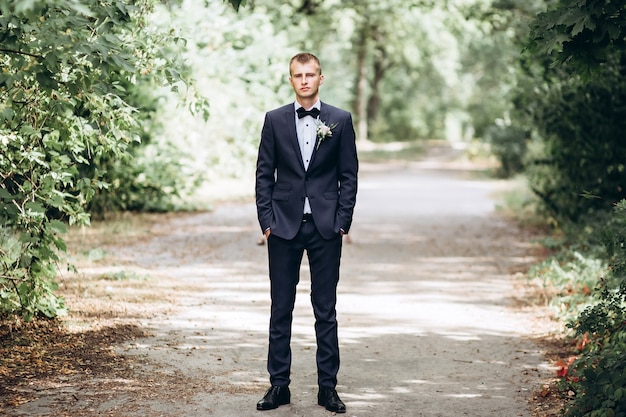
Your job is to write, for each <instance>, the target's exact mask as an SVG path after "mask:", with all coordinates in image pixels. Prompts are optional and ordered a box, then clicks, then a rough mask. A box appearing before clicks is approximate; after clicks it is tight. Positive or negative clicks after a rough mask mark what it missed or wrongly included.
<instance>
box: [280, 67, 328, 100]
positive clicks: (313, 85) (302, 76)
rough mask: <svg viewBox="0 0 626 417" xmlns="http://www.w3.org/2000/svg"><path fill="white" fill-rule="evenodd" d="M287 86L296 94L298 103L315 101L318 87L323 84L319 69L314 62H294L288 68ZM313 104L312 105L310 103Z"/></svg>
mask: <svg viewBox="0 0 626 417" xmlns="http://www.w3.org/2000/svg"><path fill="white" fill-rule="evenodd" d="M290 72H291V75H290V76H289V84H291V87H292V88H293V91H295V93H296V98H297V100H298V101H299V102H301V101H306V102H312V101H313V102H314V101H317V98H318V97H317V96H318V92H319V87H320V85H322V83H323V82H324V76H323V75H322V74H320V68H319V66H318V65H317V63H316V62H315V61H314V60H310V61H309V62H306V63H304V64H303V63H301V62H297V61H294V62H292V63H291V67H290ZM311 104H313V103H311Z"/></svg>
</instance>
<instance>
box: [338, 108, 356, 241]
mask: <svg viewBox="0 0 626 417" xmlns="http://www.w3.org/2000/svg"><path fill="white" fill-rule="evenodd" d="M339 137H340V139H341V140H340V145H339V153H340V154H339V164H338V166H337V179H338V181H339V202H338V207H337V224H338V225H339V228H340V229H343V230H344V232H345V233H348V232H349V230H350V225H351V224H352V215H353V213H354V206H355V204H356V193H357V185H358V184H357V183H358V171H359V161H358V157H357V151H356V137H355V134H354V126H353V124H352V116H351V115H350V113H348V114H347V119H346V122H345V123H344V124H343V126H342V129H341V132H340V135H339Z"/></svg>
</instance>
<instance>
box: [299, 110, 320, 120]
mask: <svg viewBox="0 0 626 417" xmlns="http://www.w3.org/2000/svg"><path fill="white" fill-rule="evenodd" d="M296 112H297V113H298V119H302V118H303V117H304V116H311V117H312V118H314V119H317V116H319V115H320V109H317V108H315V107H313V108H312V109H311V110H304V107H300V108H299V109H298V110H296Z"/></svg>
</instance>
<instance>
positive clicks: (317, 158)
mask: <svg viewBox="0 0 626 417" xmlns="http://www.w3.org/2000/svg"><path fill="white" fill-rule="evenodd" d="M295 117H296V116H295V110H294V105H293V103H290V104H288V105H285V106H283V107H280V108H278V109H275V110H272V111H269V112H267V113H266V115H265V122H264V125H263V130H262V132H261V143H260V145H259V154H258V159H257V166H256V184H255V192H256V205H257V214H258V219H259V224H260V226H261V230H262V231H263V232H264V231H265V230H266V229H267V228H268V227H269V228H270V229H271V233H272V234H273V235H275V236H278V237H281V238H283V239H293V238H294V237H295V236H296V234H297V233H298V230H299V229H300V226H301V224H302V214H303V211H304V199H305V197H308V198H309V204H310V205H311V211H312V215H313V221H314V223H315V225H316V227H317V229H318V231H319V233H320V234H321V235H322V237H324V238H325V239H331V238H333V237H334V236H336V235H337V234H338V233H339V232H340V229H343V230H344V232H345V233H348V231H349V230H350V225H351V223H352V214H353V211H354V205H355V203H356V192H357V172H358V159H357V153H356V143H355V134H354V127H353V124H352V116H351V115H350V113H349V112H347V111H345V110H341V109H339V108H337V107H333V106H331V105H328V104H326V103H323V102H322V103H321V106H320V116H319V120H320V121H322V122H324V123H326V125H328V126H331V125H335V126H334V127H333V129H332V136H327V137H326V138H324V140H323V141H322V142H321V143H320V144H319V146H317V144H316V146H315V147H314V149H313V155H312V157H311V161H310V163H309V167H308V169H307V170H305V169H304V164H303V163H302V155H301V153H300V146H299V144H298V137H297V133H296V122H295ZM317 140H318V141H319V139H317Z"/></svg>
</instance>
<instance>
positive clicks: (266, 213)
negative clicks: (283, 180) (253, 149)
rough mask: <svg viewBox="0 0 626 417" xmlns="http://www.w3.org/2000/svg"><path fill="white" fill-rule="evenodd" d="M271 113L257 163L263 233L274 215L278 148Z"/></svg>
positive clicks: (262, 131)
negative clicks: (273, 198)
mask: <svg viewBox="0 0 626 417" xmlns="http://www.w3.org/2000/svg"><path fill="white" fill-rule="evenodd" d="M275 145H276V144H275V137H274V131H273V128H272V120H271V117H270V114H269V113H266V115H265V122H264V123H263V129H262V130H261V142H260V144H259V153H258V157H257V163H256V181H255V187H254V189H255V197H256V207H257V216H258V219H259V225H260V226H261V232H262V233H264V232H265V230H267V228H269V227H270V225H271V222H272V218H273V213H272V192H273V190H274V183H275V181H274V172H275V170H276V162H275V161H276V147H275Z"/></svg>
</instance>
